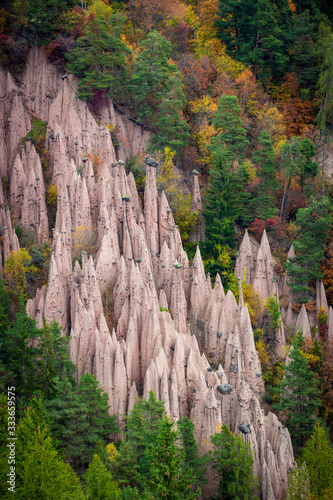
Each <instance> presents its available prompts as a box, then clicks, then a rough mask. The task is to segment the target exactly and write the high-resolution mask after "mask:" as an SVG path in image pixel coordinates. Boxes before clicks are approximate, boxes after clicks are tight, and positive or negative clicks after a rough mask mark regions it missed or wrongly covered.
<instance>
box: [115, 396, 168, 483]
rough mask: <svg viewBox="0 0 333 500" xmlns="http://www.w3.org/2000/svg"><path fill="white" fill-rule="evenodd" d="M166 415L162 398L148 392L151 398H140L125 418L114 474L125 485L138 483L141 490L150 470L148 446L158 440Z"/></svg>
mask: <svg viewBox="0 0 333 500" xmlns="http://www.w3.org/2000/svg"><path fill="white" fill-rule="evenodd" d="M164 416H165V408H164V403H163V401H158V400H157V399H156V397H155V395H154V394H153V392H150V393H149V397H148V400H145V399H138V401H137V403H136V404H135V405H134V408H133V410H132V411H131V412H130V414H129V415H128V417H127V418H126V433H125V438H124V439H123V440H122V443H121V445H120V447H119V452H118V454H117V460H116V462H115V465H114V469H111V471H112V473H113V476H114V477H115V479H116V480H117V481H118V482H119V484H123V485H125V486H131V487H137V488H138V489H139V491H140V492H142V490H143V485H144V484H145V483H146V481H147V479H148V478H149V474H150V461H149V459H148V457H147V447H148V446H149V445H151V444H153V443H155V442H156V439H157V434H158V431H159V426H160V423H161V421H162V419H163V417H164Z"/></svg>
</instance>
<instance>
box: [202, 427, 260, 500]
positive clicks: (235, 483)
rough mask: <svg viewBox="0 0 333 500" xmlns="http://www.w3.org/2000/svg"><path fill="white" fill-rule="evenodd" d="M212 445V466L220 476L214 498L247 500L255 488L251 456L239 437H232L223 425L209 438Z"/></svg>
mask: <svg viewBox="0 0 333 500" xmlns="http://www.w3.org/2000/svg"><path fill="white" fill-rule="evenodd" d="M211 441H212V443H213V445H214V449H213V456H212V465H213V468H214V469H217V471H218V473H219V475H220V483H219V489H218V492H217V495H218V496H217V497H216V498H223V499H225V500H249V499H250V498H252V489H253V487H254V486H255V477H254V474H253V471H252V464H253V456H252V454H251V451H250V448H249V445H248V444H245V443H244V442H243V440H242V437H241V435H238V436H234V435H233V434H232V432H231V431H230V429H229V428H228V427H227V426H226V425H223V426H222V429H221V431H220V432H216V433H215V434H213V435H212V436H211Z"/></svg>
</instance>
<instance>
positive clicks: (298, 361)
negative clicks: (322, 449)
mask: <svg viewBox="0 0 333 500" xmlns="http://www.w3.org/2000/svg"><path fill="white" fill-rule="evenodd" d="M302 342H303V335H302V332H298V333H297V335H296V337H295V339H294V341H293V342H292V348H291V350H290V351H289V355H288V362H287V363H286V366H285V370H284V378H283V380H282V382H281V383H280V385H279V387H278V389H276V390H275V392H276V393H277V394H279V397H280V400H279V402H278V403H276V404H275V405H274V406H273V408H275V409H276V410H278V411H280V412H282V413H283V415H284V416H285V417H286V419H287V426H288V429H289V430H290V432H291V436H292V439H293V441H294V443H295V445H296V446H298V447H299V446H301V447H303V446H304V444H305V441H306V439H307V438H308V437H309V436H310V435H311V433H312V431H313V428H314V425H315V423H316V421H317V418H318V417H317V410H318V408H319V406H320V405H321V401H320V399H319V397H318V396H319V390H318V381H317V380H316V379H315V376H314V373H313V372H312V371H311V370H310V367H309V363H308V360H307V359H306V357H305V356H304V353H303V352H302V349H301V344H302Z"/></svg>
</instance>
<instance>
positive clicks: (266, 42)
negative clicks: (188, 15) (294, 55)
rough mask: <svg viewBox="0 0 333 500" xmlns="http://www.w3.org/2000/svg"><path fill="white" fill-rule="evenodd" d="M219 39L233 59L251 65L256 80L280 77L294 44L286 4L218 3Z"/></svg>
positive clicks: (245, 0)
mask: <svg viewBox="0 0 333 500" xmlns="http://www.w3.org/2000/svg"><path fill="white" fill-rule="evenodd" d="M215 25H216V27H217V29H218V37H219V38H220V39H221V41H222V42H223V43H225V44H226V50H227V53H228V54H229V55H230V56H231V57H233V58H234V59H236V60H238V61H241V62H243V63H244V64H246V65H251V66H252V68H253V73H254V76H255V78H256V77H257V75H258V77H259V79H260V80H262V81H265V80H267V79H268V78H271V77H274V78H276V77H281V76H282V75H283V73H284V71H285V69H286V67H287V65H288V61H289V58H288V50H290V49H291V45H292V42H293V26H292V12H291V10H290V6H289V4H288V2H287V1H283V0H282V1H279V2H277V1H276V2H274V1H269V0H255V1H251V0H240V1H238V0H220V9H219V16H218V18H217V19H216V21H215Z"/></svg>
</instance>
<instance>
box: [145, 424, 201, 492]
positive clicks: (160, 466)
mask: <svg viewBox="0 0 333 500" xmlns="http://www.w3.org/2000/svg"><path fill="white" fill-rule="evenodd" d="M173 426H174V424H173V422H172V421H171V420H170V418H168V417H165V418H164V419H163V420H162V422H161V423H160V428H159V432H158V434H157V437H156V443H154V444H152V445H150V446H149V448H148V451H147V457H148V459H149V461H150V477H149V480H148V482H147V487H148V490H149V491H151V492H152V493H153V495H154V497H155V498H165V499H166V500H195V499H196V498H198V496H199V495H200V493H201V491H200V489H198V490H197V491H196V492H192V491H191V486H192V484H194V482H195V474H194V472H193V470H192V469H190V468H188V467H187V468H185V469H184V467H183V462H184V458H185V452H184V451H183V450H182V449H181V448H180V447H179V446H178V445H177V440H178V432H177V431H175V430H173Z"/></svg>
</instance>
